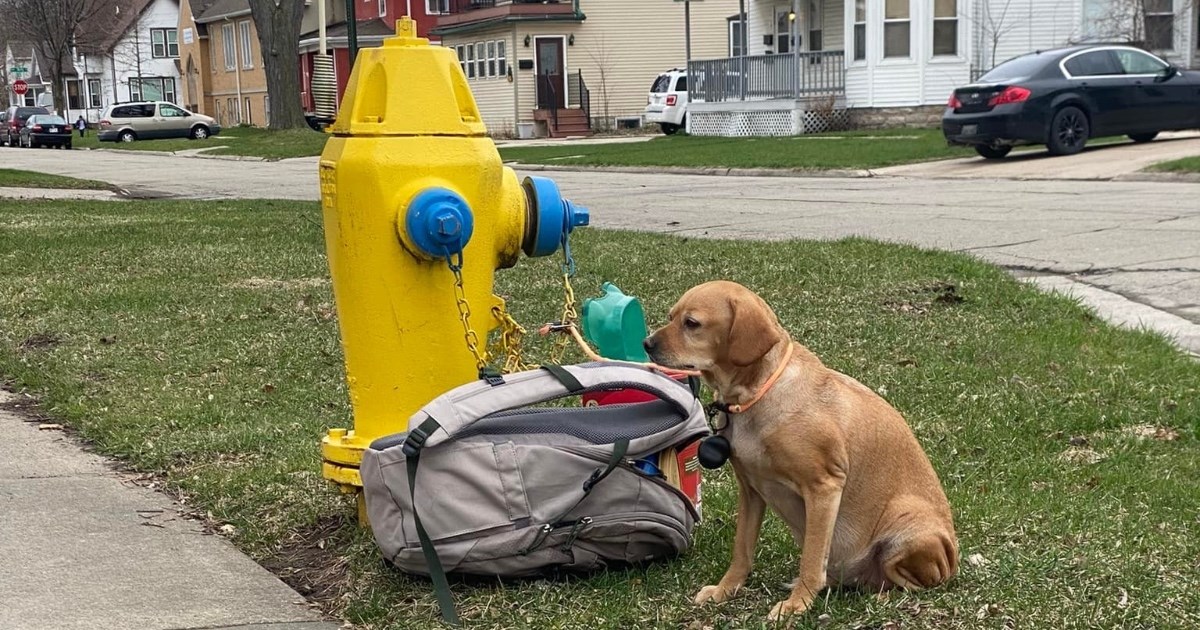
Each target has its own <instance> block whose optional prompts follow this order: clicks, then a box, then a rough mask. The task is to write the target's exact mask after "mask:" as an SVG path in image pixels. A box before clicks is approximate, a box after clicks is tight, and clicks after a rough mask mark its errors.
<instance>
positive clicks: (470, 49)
mask: <svg viewBox="0 0 1200 630" xmlns="http://www.w3.org/2000/svg"><path fill="white" fill-rule="evenodd" d="M466 49H467V78H468V79H474V78H475V45H474V44H467V46H466Z"/></svg>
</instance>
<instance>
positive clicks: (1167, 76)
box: [1154, 66, 1179, 83]
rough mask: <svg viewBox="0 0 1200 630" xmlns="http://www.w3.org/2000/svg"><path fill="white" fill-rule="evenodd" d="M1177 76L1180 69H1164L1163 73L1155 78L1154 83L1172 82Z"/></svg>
mask: <svg viewBox="0 0 1200 630" xmlns="http://www.w3.org/2000/svg"><path fill="white" fill-rule="evenodd" d="M1177 74H1179V68H1176V67H1175V66H1167V67H1166V68H1163V70H1162V72H1159V73H1158V76H1156V77H1154V82H1155V83H1162V82H1164V81H1170V80H1171V79H1173V78H1174V77H1175V75H1177Z"/></svg>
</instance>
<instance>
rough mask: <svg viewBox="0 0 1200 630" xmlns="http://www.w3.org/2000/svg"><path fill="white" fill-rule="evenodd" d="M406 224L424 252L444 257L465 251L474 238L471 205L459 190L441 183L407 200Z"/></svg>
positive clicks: (409, 233) (435, 256) (406, 227)
mask: <svg viewBox="0 0 1200 630" xmlns="http://www.w3.org/2000/svg"><path fill="white" fill-rule="evenodd" d="M404 228H405V230H406V231H407V232H408V236H409V238H410V239H412V243H413V245H416V246H417V248H418V249H420V250H421V251H422V252H423V253H425V254H427V255H429V256H432V257H434V258H442V257H445V256H446V255H447V253H449V254H451V255H453V254H458V253H460V252H462V250H463V248H465V247H466V246H467V242H468V241H470V240H471V233H472V232H473V231H474V229H475V220H474V217H473V216H472V215H471V207H470V206H468V205H467V202H466V200H465V199H463V198H462V197H461V196H460V195H459V194H458V193H456V192H454V191H452V190H449V189H446V188H440V187H434V188H426V189H425V190H422V191H421V192H419V193H417V194H416V195H415V196H414V197H413V198H412V201H409V202H408V211H407V212H406V213H405V216H404Z"/></svg>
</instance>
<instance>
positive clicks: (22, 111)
mask: <svg viewBox="0 0 1200 630" xmlns="http://www.w3.org/2000/svg"><path fill="white" fill-rule="evenodd" d="M49 113H50V112H49V111H47V110H46V108H45V107H16V106H14V107H9V108H8V110H7V111H5V112H4V126H3V127H0V144H3V145H4V146H6V147H15V146H17V139H18V138H20V136H21V127H24V126H25V121H26V120H28V119H29V117H30V116H36V115H38V114H49Z"/></svg>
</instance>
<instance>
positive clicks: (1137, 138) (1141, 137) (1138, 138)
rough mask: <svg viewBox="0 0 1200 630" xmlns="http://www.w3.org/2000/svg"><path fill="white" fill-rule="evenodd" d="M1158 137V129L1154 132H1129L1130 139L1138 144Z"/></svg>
mask: <svg viewBox="0 0 1200 630" xmlns="http://www.w3.org/2000/svg"><path fill="white" fill-rule="evenodd" d="M1157 137H1158V132H1157V131H1155V132H1154V133H1131V134H1129V139H1130V140H1133V141H1134V142H1136V143H1138V144H1141V143H1143V142H1150V141H1151V140H1153V139H1155V138H1157Z"/></svg>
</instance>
